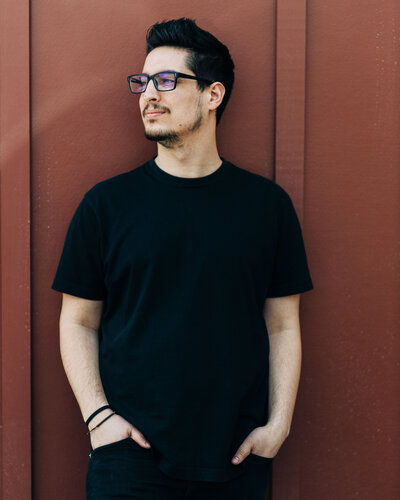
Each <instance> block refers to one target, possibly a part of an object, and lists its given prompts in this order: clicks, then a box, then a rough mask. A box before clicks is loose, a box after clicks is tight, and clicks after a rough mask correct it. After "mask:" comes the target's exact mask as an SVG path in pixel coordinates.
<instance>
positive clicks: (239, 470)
mask: <svg viewBox="0 0 400 500" xmlns="http://www.w3.org/2000/svg"><path fill="white" fill-rule="evenodd" d="M159 468H160V470H161V471H162V472H163V473H164V474H166V475H167V476H170V477H172V478H174V479H182V480H185V481H213V482H225V481H229V480H231V479H235V478H237V477H239V476H241V475H242V474H243V473H244V472H245V463H241V464H239V465H233V464H232V466H231V467H226V468H225V467H217V468H214V467H187V466H186V467H182V466H178V465H173V464H171V463H170V462H167V461H166V460H161V461H160V462H159Z"/></svg>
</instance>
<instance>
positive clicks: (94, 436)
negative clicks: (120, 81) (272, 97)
mask: <svg viewBox="0 0 400 500" xmlns="http://www.w3.org/2000/svg"><path fill="white" fill-rule="evenodd" d="M233 81H234V64H233V61H232V59H231V57H230V54H229V51H228V49H227V48H226V47H225V45H223V44H222V43H221V42H220V41H218V40H217V39H216V38H215V37H214V36H213V35H211V34H210V33H208V32H206V31H204V30H202V29H200V28H199V27H198V26H197V25H196V23H195V22H194V21H193V20H190V19H185V18H181V19H178V20H172V21H165V22H162V23H156V24H155V25H153V26H152V27H151V29H150V30H149V31H148V33H147V57H146V60H145V63H144V66H143V68H142V70H141V72H140V73H136V74H134V75H130V76H129V77H128V82H129V88H130V90H131V92H133V93H135V94H137V95H138V97H139V107H140V113H141V117H142V120H143V124H144V129H145V136H146V138H147V139H149V140H152V141H156V142H157V156H155V157H153V158H152V159H151V160H149V161H147V162H146V163H144V164H143V165H140V166H138V167H136V168H134V169H133V170H131V171H129V172H125V173H123V174H120V175H116V176H113V177H111V178H109V179H106V180H104V181H101V182H99V183H98V184H96V185H95V186H93V188H91V189H90V190H89V191H87V192H86V193H85V194H84V196H83V198H82V200H81V202H80V204H79V206H78V208H77V209H76V211H75V214H74V217H73V218H72V221H71V223H70V226H69V228H68V232H67V236H66V240H65V243H64V248H63V252H62V256H61V259H60V262H59V265H58V269H57V272H56V275H55V278H54V282H53V285H52V288H53V289H55V290H58V291H60V292H63V303H62V310H61V316H60V348H61V355H62V360H63V364H64V367H65V371H66V374H67V376H68V380H69V382H70V384H71V387H72V389H73V391H74V394H75V396H76V398H77V401H78V403H79V406H80V409H81V412H82V416H83V419H84V420H85V422H86V423H87V424H88V429H89V435H90V445H91V453H90V455H89V456H90V458H89V465H88V471H87V479H86V495H87V496H86V498H87V499H89V500H99V499H102V500H104V499H111V498H113V499H114V498H132V499H137V500H145V499H150V498H151V499H156V498H157V499H160V500H161V499H162V500H179V499H182V500H183V499H185V500H200V499H207V500H213V499H215V500H224V499H227V500H228V499H229V500H263V499H264V498H265V494H266V491H267V488H268V483H269V478H270V472H271V464H272V460H273V457H274V456H275V455H276V454H277V452H278V450H279V448H280V446H281V445H282V443H283V442H284V440H285V439H286V437H287V436H288V434H289V430H290V425H291V419H292V413H293V410H294V403H295V397H296V393H297V388H298V381H299V375H300V362H301V341H300V326H299V299H300V293H302V292H305V291H307V290H311V289H312V288H313V284H312V281H311V277H310V274H309V269H308V265H307V259H306V254H305V249H304V244H303V238H302V233H301V229H300V225H299V221H298V219H297V216H296V212H295V210H294V207H293V204H292V202H291V199H290V197H289V195H288V194H287V193H286V191H284V189H283V188H282V187H280V186H279V185H277V184H276V183H274V182H273V181H271V180H269V179H267V178H265V177H263V176H261V175H257V174H254V173H251V172H249V171H247V170H245V169H243V168H240V167H238V166H236V165H234V164H232V163H231V162H229V161H228V160H226V159H225V158H222V157H220V155H219V154H218V150H217V145H216V125H217V124H218V122H219V120H220V118H221V115H222V112H223V110H224V108H225V106H226V104H227V101H228V99H229V96H230V94H231V90H232V86H233ZM103 407H105V408H103Z"/></svg>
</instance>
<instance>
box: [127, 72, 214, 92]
mask: <svg viewBox="0 0 400 500" xmlns="http://www.w3.org/2000/svg"><path fill="white" fill-rule="evenodd" d="M178 78H190V79H191V80H199V81H202V82H205V83H208V84H209V85H210V84H211V83H213V82H212V81H211V80H206V79H205V78H200V77H198V76H193V75H186V74H185V73H178V72H177V71H170V70H167V71H161V72H160V73H155V74H154V75H146V73H139V74H137V75H130V76H128V83H129V89H130V91H131V92H132V94H141V93H142V92H145V91H146V89H147V84H148V83H149V81H150V80H153V83H154V86H155V88H156V89H157V90H159V91H160V92H167V91H169V90H174V89H175V87H176V81H177V79H178Z"/></svg>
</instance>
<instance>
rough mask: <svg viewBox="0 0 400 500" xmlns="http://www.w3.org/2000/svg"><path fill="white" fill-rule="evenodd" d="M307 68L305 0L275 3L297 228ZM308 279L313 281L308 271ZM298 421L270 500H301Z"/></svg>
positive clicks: (281, 106) (279, 134)
mask: <svg viewBox="0 0 400 500" xmlns="http://www.w3.org/2000/svg"><path fill="white" fill-rule="evenodd" d="M305 65H306V0H283V1H282V0H278V1H277V16H276V125H275V138H276V139H275V144H276V161H275V181H276V182H277V183H278V184H280V185H281V186H282V187H283V188H285V189H286V191H287V192H288V193H289V194H290V197H291V198H292V200H293V204H294V206H295V208H296V212H297V215H298V217H299V219H300V223H301V222H302V220H303V203H304V141H305V128H304V113H305V77H306V67H305ZM303 233H304V231H303ZM303 236H304V239H305V242H306V243H307V238H306V236H307V235H306V234H303ZM306 246H307V245H306ZM311 271H312V269H311ZM311 275H312V276H313V277H314V275H313V273H312V272H311ZM309 299H310V297H309V296H306V297H305V298H302V299H301V309H300V311H301V312H302V307H303V301H304V300H309ZM311 300H312V298H311ZM301 312H300V316H301V326H302V328H304V329H305V328H306V324H305V319H304V318H303V315H302V314H301ZM299 418H300V419H301V415H299V414H298V412H297V411H296V408H295V412H294V415H293V421H292V426H291V432H290V435H289V437H288V438H287V439H286V441H285V442H284V443H283V445H282V447H281V449H280V450H279V452H278V455H277V456H276V458H275V460H274V466H273V477H272V498H273V500H299V498H300V453H301V449H300V446H301V445H300V434H299V425H298V419H299Z"/></svg>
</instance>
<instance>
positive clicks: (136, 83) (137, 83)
mask: <svg viewBox="0 0 400 500" xmlns="http://www.w3.org/2000/svg"><path fill="white" fill-rule="evenodd" d="M146 84H147V76H146V75H133V76H131V77H130V78H129V85H130V87H131V90H132V92H143V91H144V89H145V88H146Z"/></svg>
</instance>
